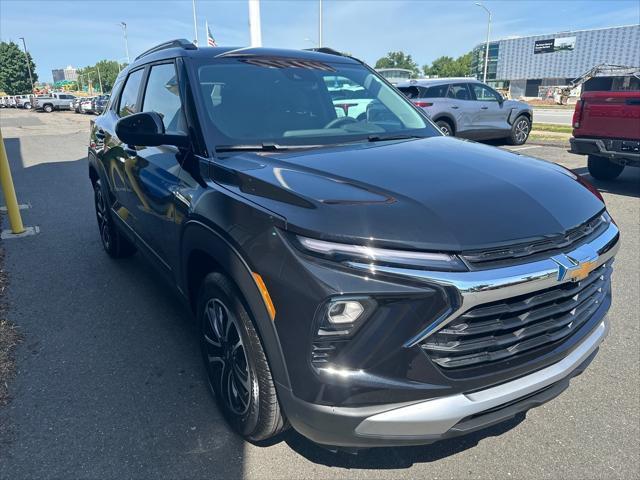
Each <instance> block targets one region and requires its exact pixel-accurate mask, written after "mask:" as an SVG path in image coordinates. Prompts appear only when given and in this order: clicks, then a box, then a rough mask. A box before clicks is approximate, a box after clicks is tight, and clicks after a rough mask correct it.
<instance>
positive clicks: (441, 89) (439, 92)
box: [420, 85, 449, 98]
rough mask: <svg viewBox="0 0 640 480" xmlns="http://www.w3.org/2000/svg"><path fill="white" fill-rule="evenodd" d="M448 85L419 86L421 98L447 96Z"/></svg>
mask: <svg viewBox="0 0 640 480" xmlns="http://www.w3.org/2000/svg"><path fill="white" fill-rule="evenodd" d="M448 89H449V85H434V86H433V87H420V96H421V97H422V98H443V97H446V96H447V90H448Z"/></svg>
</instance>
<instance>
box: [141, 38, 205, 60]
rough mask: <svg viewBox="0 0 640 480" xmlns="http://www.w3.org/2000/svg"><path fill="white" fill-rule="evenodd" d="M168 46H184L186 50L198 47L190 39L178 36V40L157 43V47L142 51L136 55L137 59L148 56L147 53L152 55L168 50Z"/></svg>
mask: <svg viewBox="0 0 640 480" xmlns="http://www.w3.org/2000/svg"><path fill="white" fill-rule="evenodd" d="M167 48H184V49H185V50H197V49H198V47H196V46H195V45H194V44H193V43H192V42H190V41H189V40H186V39H184V38H178V39H176V40H169V41H168V42H164V43H161V44H159V45H156V46H155V47H152V48H150V49H149V50H146V51H144V52H142V53H141V54H140V55H138V56H137V57H136V60H138V59H140V58H142V57H146V56H147V55H151V54H152V53H155V52H159V51H161V50H166V49H167Z"/></svg>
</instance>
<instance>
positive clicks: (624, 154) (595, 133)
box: [571, 78, 640, 180]
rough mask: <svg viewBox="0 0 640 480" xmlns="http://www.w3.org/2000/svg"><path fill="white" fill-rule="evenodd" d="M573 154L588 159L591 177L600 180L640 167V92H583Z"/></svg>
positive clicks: (577, 116)
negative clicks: (627, 169)
mask: <svg viewBox="0 0 640 480" xmlns="http://www.w3.org/2000/svg"><path fill="white" fill-rule="evenodd" d="M634 80H635V78H634ZM634 84H637V82H634ZM571 151H572V152H573V153H577V154H579V155H588V167H589V173H590V174H591V176H592V177H594V178H597V179H600V180H612V179H614V178H616V177H618V175H620V174H621V173H622V170H624V167H625V166H627V165H628V166H634V167H640V91H639V90H627V91H585V92H583V93H582V96H581V97H580V100H578V103H576V109H575V111H574V113H573V137H572V138H571Z"/></svg>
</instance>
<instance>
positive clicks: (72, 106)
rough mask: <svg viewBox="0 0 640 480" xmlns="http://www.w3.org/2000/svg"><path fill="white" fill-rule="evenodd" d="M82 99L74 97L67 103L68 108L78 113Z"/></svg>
mask: <svg viewBox="0 0 640 480" xmlns="http://www.w3.org/2000/svg"><path fill="white" fill-rule="evenodd" d="M82 100H84V97H76V98H74V99H73V100H71V102H70V103H69V108H70V109H71V110H73V111H74V112H76V113H80V104H81V103H82Z"/></svg>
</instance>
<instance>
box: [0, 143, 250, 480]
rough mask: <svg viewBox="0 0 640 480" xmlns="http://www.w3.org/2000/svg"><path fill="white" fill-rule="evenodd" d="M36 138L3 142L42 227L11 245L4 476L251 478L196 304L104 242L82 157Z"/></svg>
mask: <svg viewBox="0 0 640 480" xmlns="http://www.w3.org/2000/svg"><path fill="white" fill-rule="evenodd" d="M28 142H32V143H28ZM37 142H40V143H42V140H39V139H37V138H29V139H26V138H24V137H23V138H21V139H18V138H8V139H5V145H6V148H7V153H8V156H9V159H10V163H11V168H12V173H13V178H14V183H15V186H16V190H17V194H18V199H19V201H20V202H21V203H29V204H30V205H31V207H30V208H29V209H27V210H23V211H22V214H23V220H24V223H25V224H26V225H38V226H39V227H40V233H39V234H38V235H35V236H32V237H26V238H22V239H11V240H6V241H4V242H3V247H4V249H5V251H6V252H5V268H6V270H7V272H8V276H9V286H8V289H7V291H6V300H7V301H8V305H9V308H8V312H7V316H8V318H9V320H10V321H12V322H13V323H14V324H15V325H16V326H17V327H18V329H19V331H20V332H21V334H22V335H23V336H24V342H23V343H22V344H21V345H20V346H19V347H18V349H17V350H16V361H17V369H18V374H17V376H16V378H15V379H14V380H12V382H11V383H10V385H9V388H10V393H11V395H12V397H13V400H12V402H11V403H10V404H9V405H8V406H6V407H3V408H2V409H0V423H1V424H3V425H5V426H7V427H8V428H7V430H6V435H5V434H3V435H2V436H1V437H0V465H1V467H0V470H2V474H0V477H2V478H89V477H95V478H211V479H215V478H220V479H227V478H242V477H243V476H244V475H245V460H246V459H245V455H246V444H245V443H244V442H243V441H242V439H241V438H239V437H238V436H236V435H235V434H233V433H232V432H231V430H230V429H229V428H228V427H227V425H226V423H225V421H224V418H223V416H222V414H221V412H220V411H219V409H218V408H217V406H216V404H215V400H214V399H213V398H212V396H211V394H210V392H209V388H208V384H207V382H206V375H205V374H204V368H203V366H202V360H201V356H200V348H199V341H198V335H197V331H196V330H197V329H196V328H195V326H194V322H192V321H191V318H192V316H191V314H190V312H189V311H188V309H187V308H186V307H185V306H184V305H183V303H182V302H181V301H180V300H179V299H178V295H177V294H172V293H171V289H170V288H168V287H167V284H166V282H165V281H164V280H162V279H161V277H160V275H158V273H157V271H156V270H155V268H154V267H153V266H151V264H150V263H149V262H147V261H146V259H144V258H142V256H141V255H140V254H136V255H134V256H133V257H131V258H129V259H126V260H112V259H111V258H109V257H108V256H107V255H106V253H105V252H104V251H103V249H102V246H101V243H100V237H99V234H98V227H97V223H96V217H95V212H94V207H93V191H92V188H91V183H90V181H89V176H88V167H87V161H86V159H84V158H81V159H78V160H73V161H71V160H70V161H61V162H60V161H59V162H52V161H51V160H52V158H54V157H53V155H54V153H55V152H51V153H50V152H49V151H48V150H47V147H50V146H48V145H45V144H43V145H42V148H40V147H39V144H38V143H37ZM25 152H26V153H25ZM25 154H28V155H30V157H29V158H23V155H25ZM40 155H41V157H40ZM47 162H51V163H47ZM34 163H38V164H37V165H34ZM24 165H33V166H30V167H28V168H24ZM3 300H4V299H3Z"/></svg>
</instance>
